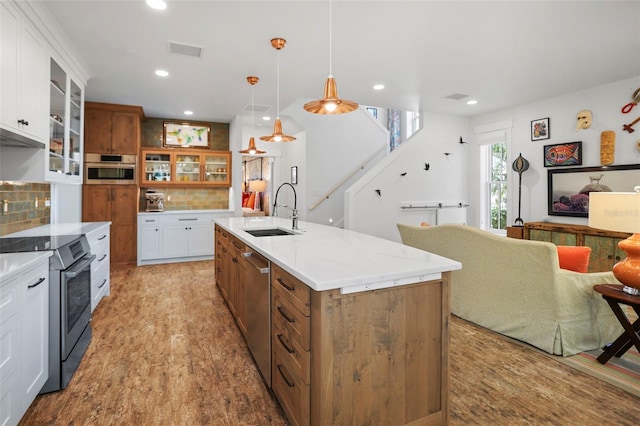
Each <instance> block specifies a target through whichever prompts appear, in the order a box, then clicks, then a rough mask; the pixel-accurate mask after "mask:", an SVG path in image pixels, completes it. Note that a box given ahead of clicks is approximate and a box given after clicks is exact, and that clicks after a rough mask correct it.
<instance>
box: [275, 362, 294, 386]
mask: <svg viewBox="0 0 640 426" xmlns="http://www.w3.org/2000/svg"><path fill="white" fill-rule="evenodd" d="M283 370H284V367H283V365H282V364H278V371H279V372H280V375H281V376H282V378H283V379H284V382H285V383H286V384H287V386H289V387H290V388H292V387H294V386H295V385H296V384H295V383H293V382H292V381H291V380H289V379H288V378H287V376H286V374H284V371H283Z"/></svg>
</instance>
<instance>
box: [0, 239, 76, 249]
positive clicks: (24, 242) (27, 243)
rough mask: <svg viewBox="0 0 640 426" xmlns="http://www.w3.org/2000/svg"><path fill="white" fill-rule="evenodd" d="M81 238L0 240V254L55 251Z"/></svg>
mask: <svg viewBox="0 0 640 426" xmlns="http://www.w3.org/2000/svg"><path fill="white" fill-rule="evenodd" d="M80 237H82V235H46V236H40V237H6V238H0V253H20V252H27V251H43V250H57V249H59V248H60V247H63V246H66V245H67V244H69V243H72V242H73V241H75V240H77V239H78V238H80Z"/></svg>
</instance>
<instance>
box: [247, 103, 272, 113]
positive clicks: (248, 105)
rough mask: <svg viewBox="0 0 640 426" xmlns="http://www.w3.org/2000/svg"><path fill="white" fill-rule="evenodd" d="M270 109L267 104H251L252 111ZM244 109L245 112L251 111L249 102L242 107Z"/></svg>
mask: <svg viewBox="0 0 640 426" xmlns="http://www.w3.org/2000/svg"><path fill="white" fill-rule="evenodd" d="M270 109H271V107H270V106H269V105H257V104H253V111H254V112H267V111H269V110H270ZM244 110H245V111H247V112H251V104H247V105H246V106H245V107H244Z"/></svg>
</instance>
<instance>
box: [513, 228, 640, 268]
mask: <svg viewBox="0 0 640 426" xmlns="http://www.w3.org/2000/svg"><path fill="white" fill-rule="evenodd" d="M629 236H631V234H628V233H624V232H613V231H604V230H602V229H596V228H590V227H588V226H584V225H570V224H566V223H551V222H527V223H525V224H524V239H525V240H535V241H546V242H549V243H553V244H555V245H559V246H587V247H591V256H590V259H589V269H588V272H605V271H610V270H611V269H612V268H613V265H615V264H616V263H618V262H619V261H620V260H622V259H624V258H625V257H627V255H626V253H625V252H624V251H622V250H620V248H619V247H618V242H620V240H624V239H626V238H628V237H629Z"/></svg>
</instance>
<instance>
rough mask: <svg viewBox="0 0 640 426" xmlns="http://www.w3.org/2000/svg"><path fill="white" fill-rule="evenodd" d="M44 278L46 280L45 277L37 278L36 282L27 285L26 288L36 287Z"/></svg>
mask: <svg viewBox="0 0 640 426" xmlns="http://www.w3.org/2000/svg"><path fill="white" fill-rule="evenodd" d="M44 280H46V278H40V279H39V280H38V282H36V283H34V284H31V285H29V286H27V288H34V287H38V286H39V285H40V284H42V283H43V282H44Z"/></svg>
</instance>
